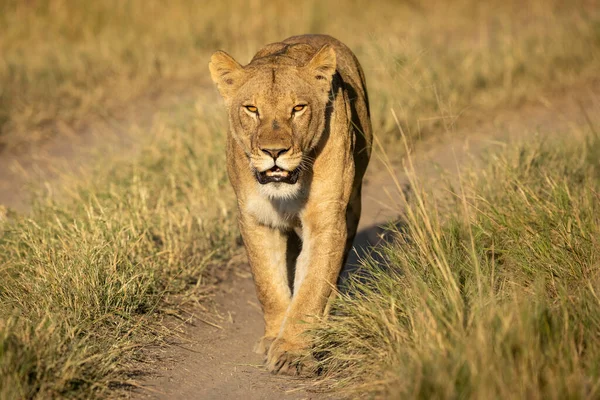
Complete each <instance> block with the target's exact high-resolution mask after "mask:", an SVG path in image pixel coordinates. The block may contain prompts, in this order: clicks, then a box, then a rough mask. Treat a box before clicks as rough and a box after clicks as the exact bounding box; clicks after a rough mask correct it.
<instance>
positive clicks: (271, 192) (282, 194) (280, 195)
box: [258, 182, 302, 200]
mask: <svg viewBox="0 0 600 400" xmlns="http://www.w3.org/2000/svg"><path fill="white" fill-rule="evenodd" d="M258 191H259V193H260V194H261V196H263V197H266V198H268V199H270V200H294V199H297V198H298V197H300V195H301V193H302V185H301V184H300V183H299V182H296V183H294V184H290V183H284V182H271V183H266V184H261V183H259V184H258Z"/></svg>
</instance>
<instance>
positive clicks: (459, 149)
mask: <svg viewBox="0 0 600 400" xmlns="http://www.w3.org/2000/svg"><path fill="white" fill-rule="evenodd" d="M189 96H192V97H193V94H192V95H188V97H189ZM177 101H182V99H181V98H180V97H179V98H178V97H177V96H175V97H169V99H168V100H166V101H164V100H160V101H158V100H157V101H149V102H146V103H144V105H143V107H141V110H143V111H141V112H140V109H138V110H136V111H132V112H131V113H130V114H129V115H130V116H131V118H130V119H129V120H127V119H126V120H125V121H121V122H120V123H119V124H118V129H116V130H117V131H118V132H120V133H121V134H119V135H117V137H122V139H121V140H123V143H122V144H121V147H117V149H120V150H118V151H123V152H127V153H131V152H134V151H135V145H136V144H135V143H131V142H129V141H128V140H127V130H128V129H131V128H132V127H133V126H140V125H142V126H143V125H144V124H149V123H151V121H152V116H153V115H154V114H155V113H157V112H160V111H162V110H165V109H168V107H171V106H173V104H174V103H176V102H177ZM598 116H600V85H598V84H594V85H590V86H588V87H580V88H577V89H574V90H571V91H565V92H563V93H559V94H555V95H554V96H552V97H551V98H540V101H539V102H538V103H537V104H528V105H527V106H524V107H520V108H519V109H513V110H509V111H503V112H499V113H495V114H494V116H493V117H490V118H484V119H481V120H480V121H479V122H477V123H473V124H469V128H461V129H460V130H458V131H453V130H452V129H449V130H448V132H447V134H445V135H441V136H438V137H436V138H432V139H430V140H427V141H425V142H421V143H419V144H417V145H416V146H415V147H414V148H413V151H412V153H413V160H414V163H415V171H416V173H417V174H418V175H419V176H421V177H422V178H423V179H425V180H426V181H427V182H429V183H428V184H429V185H439V184H440V180H441V178H442V173H441V171H450V172H449V173H450V176H452V177H454V178H453V179H455V178H456V177H457V176H459V172H460V169H461V168H462V167H464V166H465V165H467V164H471V163H472V162H475V163H477V162H478V163H480V164H481V163H485V162H487V160H486V159H485V157H483V158H482V157H481V156H482V155H484V154H486V152H487V151H490V150H494V149H497V148H501V147H502V146H506V145H511V144H512V143H514V142H515V141H523V140H526V139H527V138H528V137H532V135H542V136H548V137H551V136H553V135H562V134H567V133H571V132H573V131H574V130H573V129H572V128H574V127H575V128H576V129H577V128H579V127H582V126H586V125H587V124H589V123H590V121H589V120H590V119H591V120H592V121H591V123H592V124H595V126H596V127H598V126H600V125H599V123H600V119H599V118H598ZM95 129H96V130H98V129H100V128H98V127H96V128H95ZM106 129H111V130H112V131H115V127H114V124H107V125H106ZM97 144H98V140H96V139H94V135H81V137H80V138H71V137H67V138H65V137H57V138H55V139H53V141H52V142H51V143H48V144H46V145H44V147H43V148H42V149H37V150H35V152H33V151H30V152H28V153H26V154H16V155H15V154H11V155H7V154H0V205H2V204H4V205H8V206H10V207H12V208H16V209H21V210H26V209H27V206H28V204H29V203H28V199H27V196H26V194H25V193H26V190H25V188H23V187H22V182H23V178H22V177H23V175H28V176H30V177H31V176H35V177H37V179H38V180H39V182H40V183H42V182H44V183H46V184H47V185H48V186H52V182H53V180H55V179H57V178H56V176H55V175H54V174H53V173H52V170H53V165H54V164H55V163H56V162H62V163H67V164H68V165H72V166H73V168H79V167H81V166H82V165H83V166H84V165H85V157H82V156H81V154H84V153H85V150H86V149H89V148H90V147H94V146H96V145H97ZM388 156H389V158H390V159H392V160H396V162H395V163H394V165H393V168H394V172H391V171H390V170H389V169H388V168H387V167H386V165H385V163H383V162H382V161H381V158H382V152H381V149H376V151H375V153H374V156H373V159H372V164H371V166H370V167H369V171H368V173H367V176H366V178H365V185H364V187H363V214H362V219H361V224H360V226H359V233H358V235H357V238H356V240H355V251H353V253H352V254H351V255H350V257H349V261H348V265H347V267H346V268H345V270H346V272H345V273H346V274H347V273H349V272H348V271H351V270H352V265H356V264H357V262H358V259H359V258H360V257H361V256H362V255H364V254H365V252H367V251H370V249H371V247H372V246H375V245H377V244H378V243H380V242H381V240H383V239H382V238H383V235H382V232H383V230H382V229H381V228H380V226H381V225H382V224H385V223H387V222H389V221H394V219H395V218H396V217H397V215H398V214H399V212H400V210H401V208H400V207H399V205H398V202H397V199H398V190H410V188H409V187H408V183H407V182H408V181H407V177H406V175H405V173H404V172H403V169H402V163H401V162H398V161H397V160H398V159H399V157H398V156H396V155H394V154H389V155H388ZM477 157H479V158H478V159H477ZM477 160H478V161H477ZM476 165H477V164H476ZM48 182H49V183H48ZM213 305H214V309H215V311H216V314H214V315H213V316H212V317H210V318H209V317H205V316H206V313H205V312H201V311H198V312H197V313H195V312H193V314H194V315H195V317H193V318H191V320H190V321H189V322H190V323H189V324H187V325H186V326H185V328H184V330H183V332H182V333H181V334H180V335H177V336H175V335H174V336H173V337H172V338H171V340H170V341H171V345H170V346H167V347H164V348H160V349H154V350H152V351H153V354H155V355H156V357H154V358H153V359H154V360H155V362H153V363H149V364H148V365H147V366H146V367H147V368H144V369H146V370H147V372H148V373H147V374H145V375H144V376H143V377H142V378H141V382H140V388H139V389H137V390H135V391H134V392H132V397H134V398H136V397H140V398H153V399H238V398H239V399H321V398H324V397H327V396H332V395H328V394H325V393H318V392H316V391H314V384H313V382H312V381H311V380H303V379H298V378H289V377H281V376H275V375H271V374H269V373H268V372H267V371H266V370H265V369H264V367H263V365H262V361H263V360H262V357H261V356H258V355H256V354H255V353H253V351H252V349H253V346H254V344H255V342H256V340H257V339H258V338H259V337H260V336H261V334H262V331H263V321H262V316H261V311H260V307H259V305H258V302H257V299H256V296H255V291H254V286H253V283H252V278H251V275H250V273H249V269H248V266H247V264H244V263H243V262H240V263H239V264H238V266H237V267H235V268H234V269H233V270H232V272H231V273H230V274H228V277H227V278H226V279H224V280H223V282H222V283H221V284H220V285H219V286H218V288H217V291H216V294H215V297H214V304H213ZM215 315H216V316H215Z"/></svg>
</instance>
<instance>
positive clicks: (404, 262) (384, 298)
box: [316, 138, 600, 399]
mask: <svg viewBox="0 0 600 400" xmlns="http://www.w3.org/2000/svg"><path fill="white" fill-rule="evenodd" d="M599 149H600V141H599V140H598V139H597V138H592V139H588V141H587V142H583V141H580V142H579V143H576V144H570V145H565V146H562V147H559V146H556V145H550V144H547V143H538V144H533V145H528V146H525V147H521V148H519V149H514V150H512V151H507V152H506V153H505V154H502V155H499V156H495V157H493V158H491V162H490V166H489V167H488V168H487V169H486V170H485V171H484V173H483V174H481V173H478V174H473V175H472V176H468V177H466V178H464V179H463V180H462V182H461V185H460V188H459V189H458V190H453V191H452V192H453V193H455V195H454V196H453V197H452V200H451V201H450V204H446V205H445V206H444V205H443V204H442V205H440V204H436V201H435V200H434V199H433V197H432V196H431V195H430V193H428V192H427V191H424V190H422V189H420V190H417V192H416V194H415V197H414V198H413V199H411V200H410V201H409V203H408V204H407V210H406V213H405V214H404V218H403V219H402V221H401V223H400V226H401V227H402V228H401V229H400V230H397V231H396V240H395V242H394V243H393V244H390V245H388V246H387V247H386V248H384V249H383V250H382V251H383V253H384V254H385V256H386V260H387V262H386V263H383V264H382V263H379V264H378V263H375V262H374V261H366V262H365V265H364V269H365V271H363V272H365V274H363V275H362V276H361V279H360V280H355V281H354V282H352V283H350V292H349V293H348V294H346V295H343V296H341V298H340V299H339V301H337V303H336V304H335V306H334V309H333V310H334V311H333V315H332V316H331V317H330V318H329V320H328V321H326V322H325V325H324V326H323V327H322V328H320V329H317V331H316V337H317V340H316V343H317V345H316V346H317V348H316V351H317V354H320V356H321V368H322V370H323V371H325V373H326V375H327V376H328V377H329V378H331V379H332V382H334V383H333V386H334V387H335V388H337V389H340V388H345V390H350V391H351V392H352V393H355V394H356V393H370V394H371V395H377V396H383V397H386V398H527V399H532V398H534V399H535V398H540V399H541V398H544V399H546V398H557V399H559V398H597V397H598V396H600V385H599V384H598V382H600V368H599V367H600V363H599V361H598V360H600V346H598V339H599V338H600V297H599V295H600V273H599V271H600V269H599V267H600V242H599V241H598V237H600V195H599V193H600V190H599V189H600V174H599V173H598V172H599V170H598V165H599V161H598V158H597V157H591V155H593V154H597V152H598V151H599ZM413 184H415V185H417V184H418V183H417V182H413ZM442 209H443V212H441V210H442ZM440 215H443V216H444V217H443V218H442V217H440ZM365 275H366V276H367V278H365Z"/></svg>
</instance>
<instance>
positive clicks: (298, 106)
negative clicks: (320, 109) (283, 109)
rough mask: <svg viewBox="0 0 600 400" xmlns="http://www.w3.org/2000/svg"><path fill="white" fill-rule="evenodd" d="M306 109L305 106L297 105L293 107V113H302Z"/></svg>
mask: <svg viewBox="0 0 600 400" xmlns="http://www.w3.org/2000/svg"><path fill="white" fill-rule="evenodd" d="M305 108H306V104H298V105H297V106H295V107H294V109H293V110H294V112H299V111H302V110H304V109H305Z"/></svg>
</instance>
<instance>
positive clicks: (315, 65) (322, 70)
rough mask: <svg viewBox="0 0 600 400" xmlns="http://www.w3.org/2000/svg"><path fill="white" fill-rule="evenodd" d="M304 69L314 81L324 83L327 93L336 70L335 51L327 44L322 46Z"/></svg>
mask: <svg viewBox="0 0 600 400" xmlns="http://www.w3.org/2000/svg"><path fill="white" fill-rule="evenodd" d="M304 68H306V70H307V71H308V73H309V74H311V75H312V77H313V78H314V79H316V80H317V81H320V82H322V83H324V84H325V85H326V90H327V91H329V87H330V85H331V80H332V79H333V75H334V74H335V68H336V57H335V50H334V49H333V47H331V46H330V45H328V44H326V45H324V46H323V47H321V48H320V49H319V51H317V53H316V54H315V55H314V56H313V58H311V60H310V61H309V62H308V63H307V64H306V66H305V67H304Z"/></svg>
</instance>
